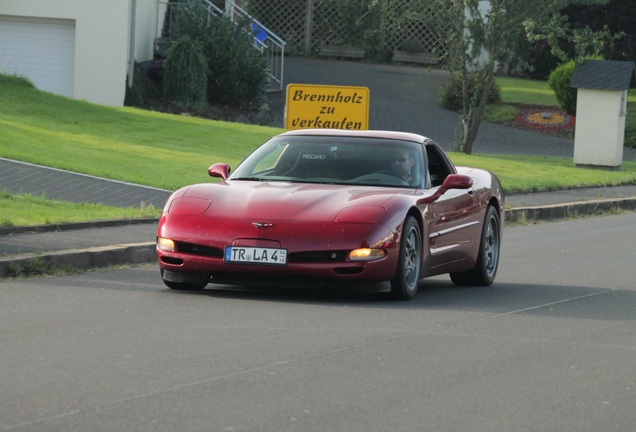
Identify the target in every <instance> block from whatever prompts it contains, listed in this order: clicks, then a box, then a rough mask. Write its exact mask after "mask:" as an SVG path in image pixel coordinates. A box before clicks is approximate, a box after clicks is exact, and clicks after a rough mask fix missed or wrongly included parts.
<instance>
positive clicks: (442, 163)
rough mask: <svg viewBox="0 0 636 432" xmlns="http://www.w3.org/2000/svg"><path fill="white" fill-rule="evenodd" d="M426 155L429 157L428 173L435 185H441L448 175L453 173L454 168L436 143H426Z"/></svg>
mask: <svg viewBox="0 0 636 432" xmlns="http://www.w3.org/2000/svg"><path fill="white" fill-rule="evenodd" d="M426 156H427V157H428V173H429V177H430V179H431V184H432V185H433V187H436V186H439V185H441V184H442V183H444V180H445V179H446V176H447V175H449V174H452V170H451V168H450V166H449V165H448V163H447V162H446V158H445V157H444V156H443V155H442V154H441V152H440V150H439V148H438V147H437V145H436V144H434V143H432V142H427V143H426Z"/></svg>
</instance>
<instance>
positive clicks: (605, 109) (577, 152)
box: [574, 88, 625, 168]
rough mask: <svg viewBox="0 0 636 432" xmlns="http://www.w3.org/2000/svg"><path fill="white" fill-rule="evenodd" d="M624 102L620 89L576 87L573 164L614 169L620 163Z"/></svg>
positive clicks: (623, 131)
mask: <svg viewBox="0 0 636 432" xmlns="http://www.w3.org/2000/svg"><path fill="white" fill-rule="evenodd" d="M624 103H625V101H624V100H623V99H622V98H621V92H620V91H606V90H590V89H584V88H579V89H578V94H577V102H576V127H575V133H574V163H575V164H576V165H591V166H601V167H609V168H617V167H619V166H620V165H621V164H622V163H623V143H624V141H625V114H624Z"/></svg>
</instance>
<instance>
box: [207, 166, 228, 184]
mask: <svg viewBox="0 0 636 432" xmlns="http://www.w3.org/2000/svg"><path fill="white" fill-rule="evenodd" d="M230 171H232V169H231V168H230V166H229V165H228V164H225V163H215V164H214V165H211V166H210V168H208V174H209V176H210V177H216V178H220V179H223V180H227V178H228V177H229V175H230Z"/></svg>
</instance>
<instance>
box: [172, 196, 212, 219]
mask: <svg viewBox="0 0 636 432" xmlns="http://www.w3.org/2000/svg"><path fill="white" fill-rule="evenodd" d="M210 204H212V203H211V202H210V200H208V199H205V198H195V197H181V198H175V199H173V200H172V202H171V203H170V208H169V209H168V213H170V214H178V215H185V216H196V215H200V214H203V213H205V211H206V210H207V209H208V207H210Z"/></svg>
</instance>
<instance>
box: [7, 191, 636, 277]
mask: <svg viewBox="0 0 636 432" xmlns="http://www.w3.org/2000/svg"><path fill="white" fill-rule="evenodd" d="M617 209H618V210H636V197H628V198H608V199H601V200H593V201H581V202H573V203H567V204H553V205H541V206H529V207H518V208H513V209H506V220H505V222H506V223H528V222H533V221H542V220H543V221H549V220H556V219H563V218H567V217H575V216H582V215H593V214H599V213H603V212H608V211H613V210H617ZM149 222H152V223H156V220H154V219H153V220H139V221H133V222H131V221H126V222H123V221H104V222H99V221H98V222H90V223H86V224H64V225H57V226H55V225H54V226H41V227H25V228H24V230H22V229H20V228H17V231H16V228H9V229H7V230H6V231H11V232H14V233H15V232H33V231H58V230H59V231H63V230H65V229H78V228H99V227H105V226H113V225H115V224H118V223H119V224H121V223H149ZM0 234H1V233H0ZM156 259H157V257H156V253H155V242H145V243H126V244H115V245H110V246H100V247H91V248H87V249H68V250H60V251H54V252H42V253H28V254H20V255H7V256H2V257H0V279H2V278H7V277H15V276H29V275H36V274H43V273H46V272H50V271H51V270H54V269H65V268H66V269H74V270H88V269H92V268H102V267H109V266H117V265H128V264H147V263H153V262H156Z"/></svg>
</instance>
